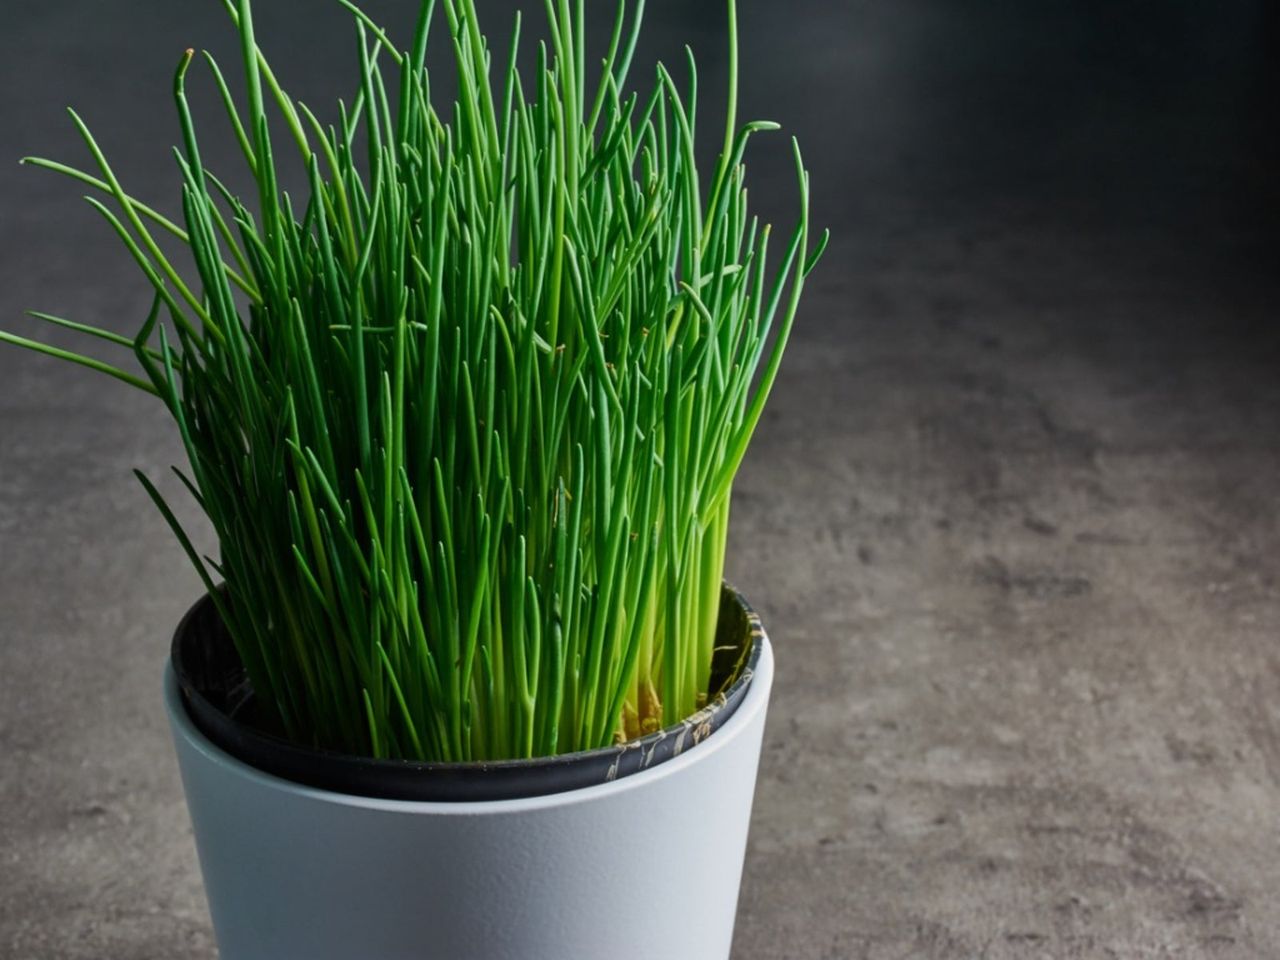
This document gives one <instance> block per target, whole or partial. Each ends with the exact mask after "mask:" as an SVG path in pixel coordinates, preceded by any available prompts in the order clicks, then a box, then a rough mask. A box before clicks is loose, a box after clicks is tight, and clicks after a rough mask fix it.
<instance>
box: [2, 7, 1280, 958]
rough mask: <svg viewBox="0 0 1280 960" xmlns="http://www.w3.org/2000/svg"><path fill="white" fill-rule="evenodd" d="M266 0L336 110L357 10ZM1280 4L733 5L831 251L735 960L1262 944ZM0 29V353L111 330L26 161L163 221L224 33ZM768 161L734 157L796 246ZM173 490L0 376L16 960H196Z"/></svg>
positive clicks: (766, 444) (31, 379)
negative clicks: (170, 508)
mask: <svg viewBox="0 0 1280 960" xmlns="http://www.w3.org/2000/svg"><path fill="white" fill-rule="evenodd" d="M259 6H260V10H259V20H260V31H259V32H260V39H261V42H262V43H263V45H264V46H265V48H266V49H267V50H268V52H269V53H270V54H271V55H272V57H273V59H274V60H275V62H276V64H277V66H278V69H279V72H280V74H281V76H282V79H283V80H284V81H285V83H286V85H287V86H288V87H289V88H290V90H291V91H292V92H294V93H295V94H297V95H299V96H301V97H303V98H304V99H306V100H307V101H308V102H311V103H314V104H316V105H317V106H320V107H322V108H323V107H326V106H327V105H328V104H330V103H331V102H332V99H333V98H334V97H335V96H336V95H337V94H339V93H344V94H345V93H347V92H348V91H349V89H350V78H351V77H353V76H354V74H353V51H352V44H351V41H350V32H349V30H348V28H347V26H346V20H345V17H344V16H343V15H342V14H341V13H340V12H339V11H338V10H337V8H336V6H334V5H330V4H327V3H323V2H313V0H307V2H305V3H304V2H303V0H293V2H284V0H274V2H270V0H261V2H260V4H259ZM509 6H510V4H508V3H492V4H490V3H485V4H483V8H484V9H489V8H494V14H493V16H492V17H491V19H490V24H491V26H490V30H491V32H492V33H493V34H495V35H500V34H505V24H506V21H507V17H506V14H505V11H506V10H507V9H508V8H509ZM650 6H651V8H652V9H651V31H650V34H649V40H648V41H647V46H646V47H645V49H644V50H642V52H641V55H640V60H639V61H638V63H642V64H643V63H646V62H648V61H649V60H650V59H651V58H652V56H653V55H655V54H660V55H662V56H664V57H666V58H668V59H669V60H677V58H678V51H679V43H680V42H681V41H683V40H686V39H687V40H688V41H689V42H691V43H692V44H693V45H694V46H695V48H696V50H697V51H698V53H699V55H700V63H701V67H702V77H703V89H704V93H705V94H706V95H707V96H708V97H709V98H710V100H709V102H708V104H707V107H706V109H707V112H708V113H707V115H708V117H711V116H713V114H714V112H715V111H714V109H713V107H712V105H711V104H712V102H714V101H715V100H716V99H717V98H718V96H719V86H720V85H719V82H718V81H719V80H720V77H721V73H722V72H723V69H724V54H723V36H722V30H721V24H722V11H721V7H720V4H718V3H714V2H711V0H696V2H694V0H688V2H676V0H655V2H653V3H651V5H650ZM412 8H413V4H412V3H411V2H410V0H378V2H372V0H371V2H370V3H369V4H368V9H369V10H370V11H371V12H372V13H373V14H374V15H375V16H376V17H377V18H378V19H379V20H381V21H384V22H386V23H388V24H389V25H390V26H392V27H393V28H396V29H397V30H398V31H400V32H401V34H402V35H403V31H404V30H405V29H406V28H407V25H408V23H409V22H410V20H411V18H412ZM538 9H540V4H538V3H532V4H531V10H530V11H529V13H530V15H531V19H532V20H534V21H536V20H537V19H538V13H537V11H538ZM1274 10H1275V7H1274V5H1269V4H1266V3H1264V2H1261V0H1259V2H1243V0H1242V2H1221V3H1211V2H1204V3H1193V2H1190V0H1181V2H1180V0H1167V2H1158V3H1157V2H1149V3H1140V2H1123V0H1119V2H1108V3H1102V2H1074V3H1072V2H1065V0H1043V2H1036V3H1014V2H995V0H990V2H975V3H971V2H959V0H951V2H948V0H894V2H881V3H860V2H836V0H825V2H824V0H788V2H771V3H770V2H764V0H743V2H742V9H741V19H742V22H743V33H744V51H743V63H744V67H745V76H744V78H743V95H742V100H743V108H744V111H745V112H746V113H747V114H750V115H755V116H763V117H768V118H772V119H778V120H781V121H783V122H784V123H785V124H786V126H787V128H788V130H789V131H793V132H795V133H797V134H798V135H799V136H800V138H801V140H802V143H803V145H804V147H805V151H806V155H807V158H808V160H809V163H810V166H811V167H812V170H813V185H814V207H815V210H814V213H815V219H816V220H817V221H818V222H819V223H822V224H826V225H829V226H830V227H831V228H832V229H833V231H834V233H835V239H834V241H833V243H832V247H831V251H830V253H829V254H828V258H827V260H826V262H825V263H824V264H823V266H822V268H821V269H820V270H819V272H817V273H816V274H815V275H814V277H813V280H812V285H811V288H810V290H811V292H810V294H809V296H808V299H807V302H806V303H805V306H804V308H803V315H802V317H801V321H800V325H799V327H798V332H797V335H796V340H795V342H794V345H793V347H792V349H791V352H790V355H789V357H788V361H787V363H786V364H785V366H784V371H783V376H782V378H781V380H780V382H779V384H778V387H777V390H776V393H775V400H774V402H773V405H772V407H771V409H770V410H769V412H768V414H767V416H766V419H765V421H764V423H763V425H762V427H761V430H760V433H759V436H758V440H757V443H756V445H755V447H754V449H753V451H752V453H751V455H750V457H749V459H748V461H747V463H746V465H745V467H744V469H743V472H742V475H741V479H740V482H739V484H738V489H737V499H736V507H735V518H734V519H735V527H734V535H733V540H732V555H731V557H730V562H729V567H730V571H731V575H732V577H733V578H734V579H735V580H736V582H737V583H738V584H739V585H740V586H741V587H742V589H743V590H744V591H745V592H746V593H747V594H748V595H749V596H750V597H751V598H752V600H753V601H754V602H755V603H756V604H757V605H758V606H759V607H760V609H761V610H762V611H763V613H764V615H765V617H766V621H767V623H768V625H769V627H770V630H771V633H772V634H773V636H774V639H775V643H776V645H777V648H778V657H779V676H778V685H777V688H776V691H775V695H774V700H773V706H772V713H771V718H770V727H769V732H768V738H767V744H766V748H765V753H764V757H763V764H762V768H761V779H760V785H759V789H758V793H757V802H756V814H755V820H754V825H753V833H752V839H751V847H750V852H749V855H748V859H747V866H746V876H745V878H744V883H743V892H742V907H741V916H740V920H739V925H738V938H737V945H736V949H735V957H736V958H737V960H765V958H770V960H772V958H806V960H818V958H837V957H839V958H844V957H868V958H900V957H925V958H955V960H960V958H973V957H989V958H1005V957H1054V958H1058V957H1063V958H1069V957H1081V958H1084V957H1089V958H1093V957H1126V958H1127V957H1132V958H1148V957H1166V956H1167V957H1174V956H1178V957H1198V956H1205V957H1224V958H1246V957H1248V958H1253V957H1257V958H1268V957H1276V956H1280V911H1277V909H1276V907H1275V901H1276V890H1277V888H1278V887H1280V830H1277V827H1278V826H1280V823H1278V821H1280V797H1278V796H1277V788H1278V786H1280V646H1278V645H1277V640H1278V633H1280V555H1278V552H1277V534H1278V533H1280V529H1278V527H1280V520H1278V515H1277V510H1276V479H1277V476H1278V475H1280V473H1278V468H1280V434H1278V433H1277V428H1278V427H1280V423H1278V421H1280V377H1278V374H1280V340H1278V338H1277V336H1276V321H1277V312H1276V307H1277V303H1278V300H1277V296H1276V294H1277V289H1276V288H1277V271H1276V269H1275V267H1276V258H1275V253H1274V247H1273V244H1272V241H1273V240H1274V238H1275V234H1276V227H1277V223H1278V221H1280V216H1278V209H1280V203H1278V198H1277V181H1276V171H1277V166H1276V162H1277V159H1278V153H1280V151H1278V150H1277V136H1276V126H1277V125H1276V119H1277V115H1276V111H1275V103H1277V102H1280V98H1277V97H1276V93H1277V72H1276V71H1277V68H1276V66H1275V64H1276V62H1277V60H1276V54H1277V45H1278V44H1277V35H1278V32H1280V31H1278V27H1277V14H1276V13H1275V12H1274ZM4 21H5V22H4V26H3V27H2V28H0V231H2V232H0V324H3V325H4V327H5V328H7V329H10V330H13V331H15V332H20V333H27V334H31V333H32V332H35V333H38V334H41V335H44V336H47V337H50V338H51V339H52V340H54V341H55V342H58V343H70V342H71V340H72V339H73V338H71V337H70V336H63V335H62V334H61V333H59V332H57V331H54V332H50V331H48V330H44V331H40V330H38V329H37V328H36V326H35V324H34V323H30V322H28V321H26V320H24V319H23V318H22V316H21V313H20V311H21V310H23V309H25V308H28V307H39V308H44V309H47V310H50V311H53V312H57V313H63V314H66V315H70V316H73V317H78V318H81V319H84V320H87V321H92V322H96V323H101V324H105V325H108V326H111V327H114V328H116V329H120V330H132V329H133V328H134V326H135V325H136V324H137V322H138V320H139V318H140V316H141V313H142V312H143V311H144V310H145V307H146V305H147V303H148V297H147V294H146V291H145V289H144V286H143V284H142V282H141V280H140V279H139V278H138V276H137V275H136V274H135V272H134V271H133V270H132V268H131V265H130V263H129V262H128V260H127V258H126V256H125V255H124V254H123V253H122V251H121V250H120V249H119V248H118V245H117V244H116V242H115V241H114V238H113V237H112V236H111V235H110V233H109V231H108V230H107V228H106V227H105V225H104V224H102V223H101V222H99V221H97V220H96V219H95V215H94V214H93V213H92V212H91V211H90V210H89V209H88V208H87V206H85V205H84V204H83V203H81V202H80V201H79V200H78V199H77V198H78V194H79V193H80V192H81V191H80V190H79V189H78V188H77V187H76V186H75V185H74V184H71V183H70V182H67V181H63V180H60V179H59V178H56V177H54V176H53V175H51V174H47V173H43V172H40V171H35V170H30V169H20V168H19V167H18V166H17V165H16V163H15V162H13V161H16V159H17V157H19V156H20V155H22V154H25V153H31V152H40V153H43V154H46V155H50V156H54V157H58V158H69V159H74V160H76V161H77V162H87V161H86V158H85V157H84V154H83V151H82V150H81V149H80V148H79V147H78V146H77V145H76V143H75V137H74V134H73V131H72V130H71V127H70V125H69V123H68V122H67V121H66V119H65V117H64V116H63V115H62V114H61V108H62V107H63V106H64V105H65V104H67V103H74V104H75V105H76V106H77V107H78V108H79V109H80V110H81V111H82V113H83V114H84V116H85V117H86V118H87V119H88V120H89V122H90V123H91V124H92V125H93V126H94V127H95V129H97V130H98V132H99V133H100V136H101V139H102V142H103V143H104V145H105V147H106V148H107V151H108V154H109V155H110V156H111V157H112V159H113V160H114V162H115V164H116V166H117V168H118V169H119V171H120V172H121V174H122V176H123V177H125V179H126V182H127V185H129V186H130V187H131V188H132V189H133V190H135V191H136V192H137V193H138V194H140V195H141V196H142V197H144V198H148V199H153V200H155V201H156V202H157V203H158V204H159V205H161V206H162V207H163V208H164V209H167V210H172V209H174V206H175V204H174V200H175V196H176V195H175V192H174V191H175V185H176V177H175V174H174V171H173V169H172V163H171V162H170V160H169V155H168V147H169V145H170V144H172V143H173V142H175V140H176V137H177V130H176V124H175V121H174V119H173V114H172V110H171V108H170V101H169V94H168V91H169V81H170V74H171V71H172V68H173V65H174V63H175V62H176V59H177V57H178V55H179V53H180V51H181V50H182V49H183V48H184V47H186V46H188V45H195V46H201V45H204V46H209V47H211V48H212V49H214V50H215V51H218V52H219V53H220V54H222V56H223V60H224V64H225V65H226V66H227V67H228V70H229V72H231V70H232V67H233V64H234V55H233V50H234V41H233V37H232V34H231V32H230V30H229V28H228V25H227V23H226V22H225V21H224V19H223V17H222V15H221V13H220V5H219V3H218V2H217V0H199V2H195V0H184V2H181V3H174V2H172V0H134V2H130V3H101V2H90V0H42V2H35V0H18V2H16V3H14V2H13V0H10V2H8V3H6V4H5V10H4ZM640 76H643V73H642V74H640ZM198 103H199V105H200V110H201V112H202V113H203V115H204V116H205V118H206V133H205V144H204V150H205V156H206V158H207V159H209V160H210V161H211V163H212V165H213V166H215V167H220V168H225V167H226V166H227V165H228V164H229V163H231V162H232V161H233V159H234V158H233V157H232V154H231V150H230V145H229V143H223V145H222V146H221V148H218V147H215V145H214V143H213V138H214V137H215V136H216V135H218V132H219V131H220V130H221V128H220V124H219V122H218V120H217V118H216V117H215V115H214V114H213V112H212V110H211V109H210V108H211V101H210V100H209V99H208V97H207V96H202V97H201V98H199V99H198ZM714 139H715V138H714V137H713V136H709V137H708V142H709V143H713V142H714ZM786 160H787V155H786V151H785V141H784V140H783V139H782V138H780V137H775V139H774V142H773V143H772V145H770V144H768V143H766V142H764V141H763V140H762V141H761V146H760V149H759V150H758V152H757V153H756V154H755V156H754V157H753V158H752V160H751V164H750V166H751V171H752V175H753V180H752V190H753V197H754V198H755V199H756V201H757V202H758V203H759V205H760V209H762V210H763V211H764V212H766V213H768V214H770V215H773V216H775V217H779V218H787V217H789V216H790V206H791V204H792V203H793V201H794V188H793V187H792V185H791V181H790V180H789V179H788V177H787V169H786ZM179 459H180V450H179V447H178V444H177V443H176V440H175V437H174V435H173V431H172V429H171V428H170V426H169V425H168V424H167V423H166V421H165V419H164V417H163V416H162V415H161V412H160V411H159V410H158V409H157V408H156V406H155V405H154V404H152V403H149V402H147V400H146V398H145V397H142V396H135V395H133V394H131V393H130V392H129V391H128V390H126V389H125V388H123V387H120V386H118V385H116V384H114V383H113V382H110V381H105V380H101V379H98V378H95V377H93V376H92V375H91V374H88V373H85V372H83V371H80V370H76V369H72V368H70V367H67V366H61V365H58V364H57V363H55V362H53V361H47V360H45V359H43V358H37V357H33V356H29V355H25V354H22V353H19V352H18V351H15V350H12V349H7V348H0V609H2V610H3V614H2V616H0V956H3V957H5V958H10V957H12V958H24V960H25V958H33V960H70V958H113V960H142V958H157V960H160V958H164V960H171V958H176V957H192V958H206V957H211V956H213V953H214V948H213V945H212V940H211V936H210V932H209V926H208V918H207V914H206V911H205V906H204V903H203V899H202V895H201V891H200V886H199V880H198V875H197V872H196V863H195V855H194V850H193V848H192V844H191V840H190V835H189V832H188V827H187V822H186V813H185V810H184V807H183V801H182V797H181V793H180V789H179V785H178V781H177V775H176V769H175V766H174V763H173V758H172V755H171V749H170V746H169V743H168V739H167V738H168V734H167V732H166V730H165V727H164V721H163V717H162V713H161V707H160V699H159V680H160V671H161V665H162V660H163V657H164V654H165V651H166V645H167V640H168V633H169V631H170V629H171V628H172V626H173V625H174V623H175V622H176V620H177V618H178V616H179V615H180V613H181V612H182V611H183V609H184V608H185V607H186V605H187V604H188V603H189V602H190V601H191V599H192V598H193V597H194V595H195V594H196V592H197V584H196V580H195V578H194V576H193V575H192V574H191V573H190V572H189V571H188V569H187V567H186V565H185V562H184V560H183V558H182V556H181V554H180V551H179V549H178V548H177V546H176V545H175V544H173V543H172V542H171V540H170V538H169V536H168V533H167V531H166V529H165V528H164V526H163V523H162V521H161V519H160V518H159V517H158V516H156V515H155V513H154V512H153V511H152V509H151V508H150V506H149V504H148V502H147V501H146V499H145V496H144V494H143V493H142V491H141V490H140V489H139V488H138V486H137V484H136V483H135V481H134V480H133V478H132V477H131V476H130V474H129V468H130V467H132V466H135V465H137V466H140V467H142V468H144V469H146V470H147V471H148V472H150V473H151V474H152V475H154V476H160V475H162V473H163V471H164V470H165V468H166V467H167V465H168V464H170V463H176V462H179ZM187 515H188V516H189V515H190V511H188V512H187ZM637 906H638V908H641V909H642V908H643V905H642V904H638V905H637ZM695 906H696V902H695ZM585 960H594V958H585Z"/></svg>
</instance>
